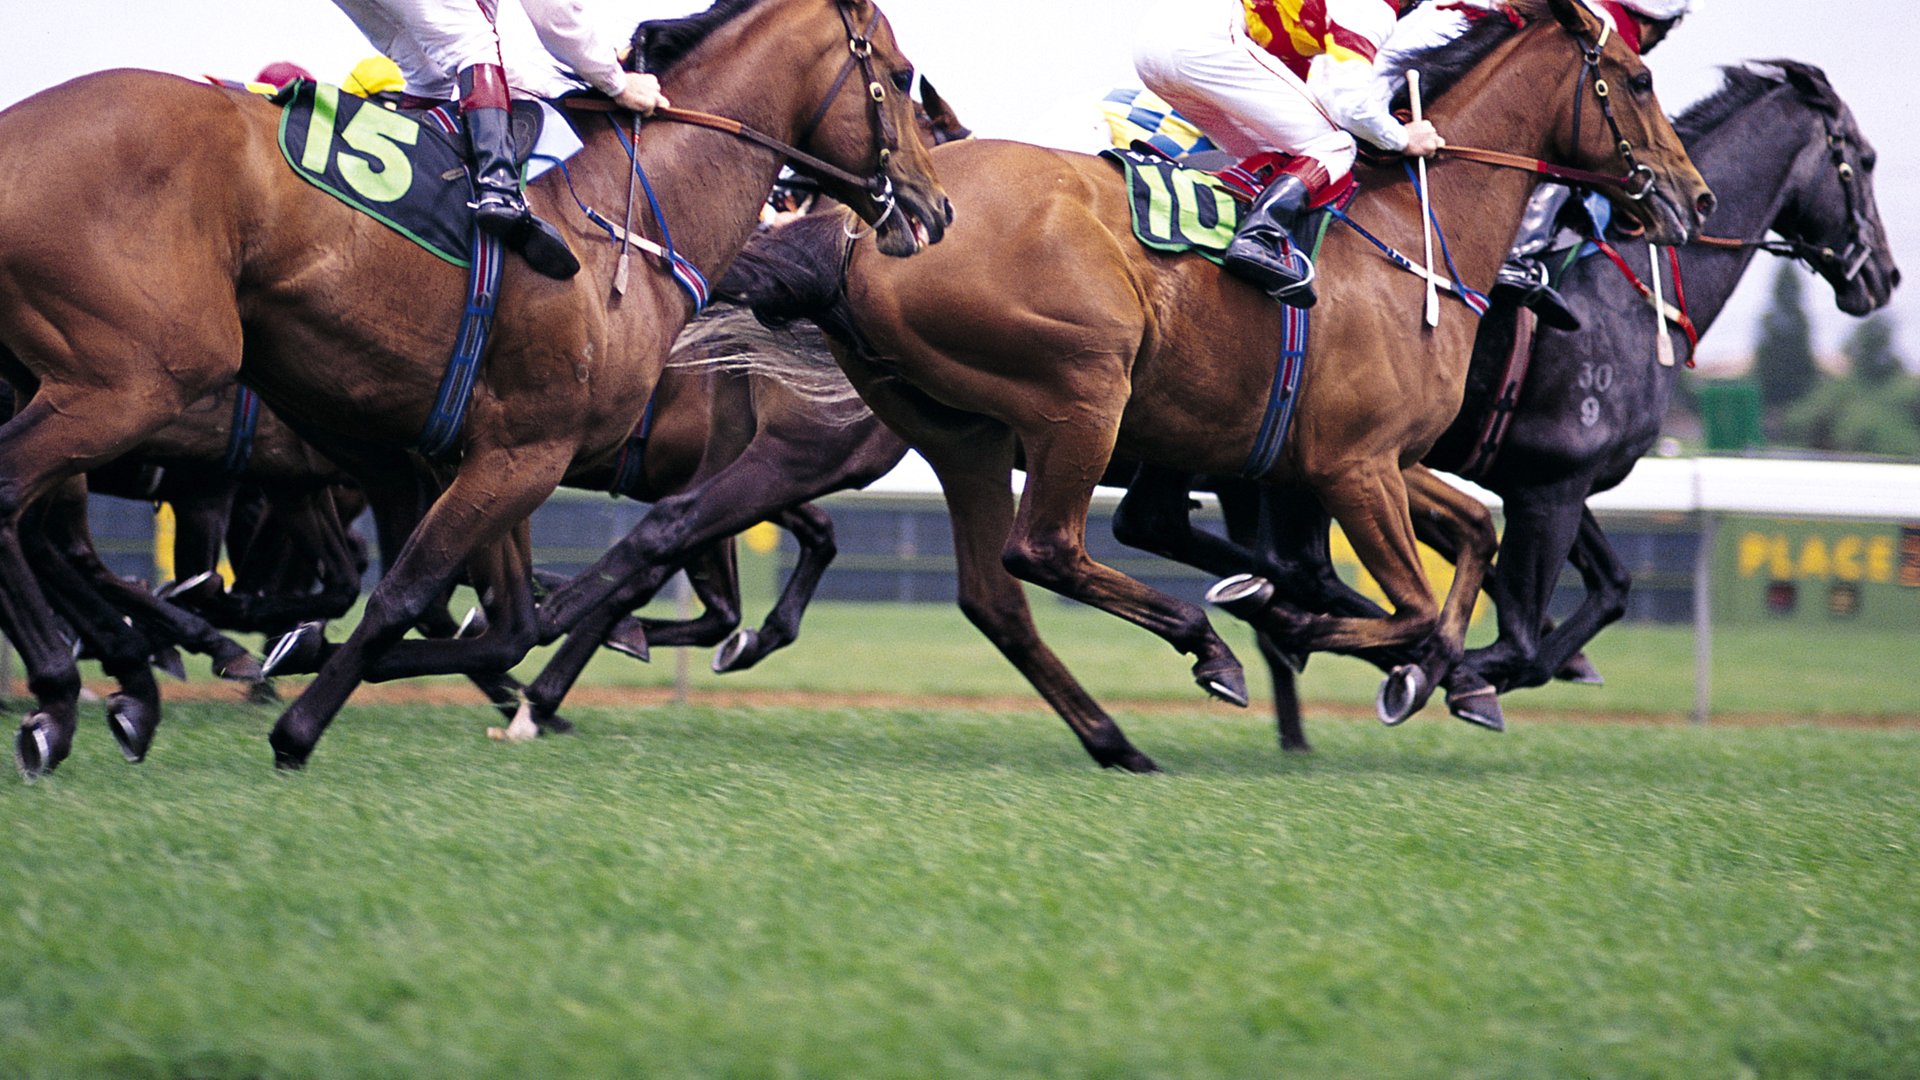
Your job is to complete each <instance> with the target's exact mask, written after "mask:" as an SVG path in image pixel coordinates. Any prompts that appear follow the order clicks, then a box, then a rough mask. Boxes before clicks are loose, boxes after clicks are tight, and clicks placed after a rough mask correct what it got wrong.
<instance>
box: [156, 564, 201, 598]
mask: <svg viewBox="0 0 1920 1080" xmlns="http://www.w3.org/2000/svg"><path fill="white" fill-rule="evenodd" d="M212 578H213V571H211V570H202V571H200V572H199V573H197V574H195V575H193V576H192V577H190V578H188V579H187V580H185V581H169V582H164V583H162V584H161V585H159V586H158V587H156V588H155V589H154V590H153V598H154V599H155V600H166V599H168V598H170V597H174V596H178V595H180V594H181V593H186V592H192V591H193V590H195V589H197V588H199V587H200V586H202V585H204V584H206V583H207V582H208V581H209V580H211V579H212Z"/></svg>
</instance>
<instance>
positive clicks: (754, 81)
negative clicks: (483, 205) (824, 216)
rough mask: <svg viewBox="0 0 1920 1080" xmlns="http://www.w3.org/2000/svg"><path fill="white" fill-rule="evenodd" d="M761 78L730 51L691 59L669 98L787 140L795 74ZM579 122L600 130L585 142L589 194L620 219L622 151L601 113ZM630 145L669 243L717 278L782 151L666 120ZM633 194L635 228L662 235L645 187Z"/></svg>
mask: <svg viewBox="0 0 1920 1080" xmlns="http://www.w3.org/2000/svg"><path fill="white" fill-rule="evenodd" d="M683 68H684V71H683ZM762 75H763V71H762V70H761V69H760V68H758V67H757V66H756V65H754V64H752V63H751V62H750V61H743V60H741V59H739V58H737V57H736V58H734V59H733V60H732V61H731V62H726V63H718V64H706V65H701V64H698V63H696V62H694V58H689V60H687V61H685V62H683V63H682V64H678V65H675V67H674V68H673V70H672V71H671V72H670V73H669V77H670V78H671V79H672V80H673V82H672V91H673V94H672V97H673V103H674V105H675V107H677V108H682V109H689V110H692V111H696V112H705V113H712V114H714V115H717V116H724V117H727V118H729V119H733V120H739V121H740V122H742V123H744V124H746V125H747V126H749V127H752V128H755V129H757V130H759V131H762V132H765V133H766V134H768V135H771V136H772V137H774V138H775V139H778V140H780V141H782V142H791V141H792V139H793V129H794V126H795V122H794V120H793V116H794V114H795V113H796V112H797V111H798V109H799V107H800V102H799V99H798V95H797V91H796V85H795V84H796V82H797V80H792V79H764V78H762V77H761V76H762ZM683 85H684V87H685V89H684V90H683V89H681V87H682V86H683ZM630 123H631V121H630V120H626V121H623V124H630ZM582 126H583V127H584V128H586V129H588V130H589V131H591V130H592V129H593V128H595V127H598V128H599V129H600V133H599V137H598V138H591V137H590V138H589V139H588V140H587V142H588V145H589V148H590V149H589V151H588V153H591V154H593V155H594V158H593V159H592V160H593V161H594V162H595V163H596V166H598V167H596V168H594V170H593V171H594V174H595V176H596V181H595V182H594V184H593V185H592V187H593V189H594V194H593V195H592V196H589V197H588V200H587V201H588V203H589V205H592V206H593V207H594V208H595V209H596V210H599V211H600V212H601V214H602V215H604V216H606V217H608V218H611V219H616V220H617V219H618V218H619V217H620V215H621V213H622V210H623V208H624V207H625V205H626V200H627V179H626V178H627V169H628V166H627V155H626V151H625V150H624V149H623V148H622V147H621V145H620V142H619V141H618V140H617V139H616V138H615V137H614V132H613V131H612V130H610V125H609V124H608V121H607V120H606V119H604V118H601V117H591V118H589V119H588V120H587V121H586V123H585V124H583V125H582ZM625 130H627V131H629V132H630V131H631V128H630V127H626V128H625ZM635 145H636V148H637V151H636V156H637V157H638V160H639V162H640V167H641V169H642V170H643V171H644V172H645V173H646V177H647V180H648V182H649V183H650V184H651V185H652V189H653V195H654V197H655V199H656V200H658V202H659V204H660V209H661V213H662V215H664V216H665V218H666V225H667V228H668V229H669V230H671V234H672V239H673V247H674V250H675V251H676V252H678V253H679V254H680V255H681V256H682V257H684V258H686V259H688V260H689V261H691V262H692V263H693V264H694V265H695V266H697V267H699V269H700V272H701V273H702V274H704V275H706V277H707V279H708V280H709V281H712V280H717V279H718V277H719V275H720V273H721V272H722V271H723V270H724V269H725V268H726V264H727V263H729V262H731V261H732V259H733V257H734V256H735V255H736V254H738V253H739V251H740V248H741V247H743V246H744V245H745V244H746V242H747V238H748V237H749V236H751V235H752V233H753V229H754V226H755V225H756V224H757V223H758V221H759V215H760V207H761V205H762V204H764V203H765V202H766V198H767V192H768V191H770V190H772V188H773V182H774V179H775V178H776V177H777V176H778V175H779V172H780V166H781V158H780V157H779V156H778V155H777V154H775V153H774V152H773V151H771V150H768V149H766V148H764V147H761V146H757V145H754V144H753V143H749V142H747V141H746V140H744V139H741V138H738V137H737V136H733V135H728V134H726V133H724V132H719V131H714V130H711V129H708V128H703V127H697V126H694V125H691V124H684V123H678V122H672V121H665V120H648V121H643V122H642V127H641V131H640V137H639V139H638V141H637V142H636V144H635ZM600 162H604V165H603V166H601V165H599V164H598V163H600ZM633 198H634V216H633V220H634V231H635V232H638V233H643V234H645V235H646V236H647V237H648V238H649V239H652V240H654V241H660V240H661V234H660V225H659V222H657V221H654V220H653V219H652V215H651V214H650V213H649V212H648V208H647V198H646V194H645V193H644V192H642V191H636V192H635V193H634V196H633Z"/></svg>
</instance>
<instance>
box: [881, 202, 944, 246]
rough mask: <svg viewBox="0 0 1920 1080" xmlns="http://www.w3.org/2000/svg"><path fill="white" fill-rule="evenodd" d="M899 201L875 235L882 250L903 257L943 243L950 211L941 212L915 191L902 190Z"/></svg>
mask: <svg viewBox="0 0 1920 1080" xmlns="http://www.w3.org/2000/svg"><path fill="white" fill-rule="evenodd" d="M897 200H898V201H897V202H895V204H894V208H893V212H892V213H890V214H888V215H887V216H886V219H885V220H883V221H882V222H881V223H880V226H879V229H878V230H877V231H878V235H877V236H876V237H875V238H874V242H875V243H876V244H878V245H879V247H880V250H881V252H882V253H884V254H887V255H894V256H899V257H904V256H908V255H913V254H917V253H918V252H920V251H922V250H925V249H926V248H929V247H932V246H933V245H935V244H937V243H939V242H940V238H941V237H943V236H945V235H946V231H947V222H948V221H949V220H951V218H952V212H951V211H950V210H949V211H948V212H947V213H937V212H935V211H933V210H932V209H930V208H928V207H927V206H925V205H924V200H923V199H922V198H921V197H920V196H918V195H917V194H915V193H912V192H906V191H903V192H901V193H900V194H899V195H898V196H897Z"/></svg>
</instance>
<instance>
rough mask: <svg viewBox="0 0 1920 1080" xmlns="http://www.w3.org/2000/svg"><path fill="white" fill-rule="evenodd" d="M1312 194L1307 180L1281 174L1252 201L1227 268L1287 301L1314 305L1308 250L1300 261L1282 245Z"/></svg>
mask: <svg viewBox="0 0 1920 1080" xmlns="http://www.w3.org/2000/svg"><path fill="white" fill-rule="evenodd" d="M1311 197H1312V189H1310V188H1309V187H1308V186H1307V183H1306V181H1304V180H1302V179H1300V177H1298V176H1295V175H1293V174H1292V173H1281V174H1280V175H1279V176H1278V177H1276V178H1274V181H1273V183H1271V184H1268V185H1267V189H1266V190H1265V191H1262V192H1261V193H1260V197H1259V198H1257V199H1255V200H1253V205H1252V206H1250V207H1248V208H1247V216H1246V217H1244V218H1242V219H1241V221H1240V227H1239V228H1238V229H1236V230H1235V231H1234V234H1233V242H1232V243H1230V244H1228V245H1227V253H1226V257H1225V259H1224V260H1223V261H1224V264H1225V266H1226V268H1227V271H1228V272H1229V273H1232V274H1233V275H1235V276H1237V277H1241V278H1244V279H1246V280H1247V281H1251V282H1253V283H1254V284H1255V285H1258V286H1259V287H1260V288H1261V289H1262V290H1263V291H1265V292H1266V294H1267V295H1268V296H1271V297H1273V298H1274V299H1275V300H1278V301H1280V302H1281V303H1283V304H1292V305H1293V306H1294V307H1299V308H1310V307H1312V306H1313V302H1314V301H1315V300H1316V299H1318V297H1316V296H1315V295H1314V293H1313V264H1312V263H1310V262H1308V261H1307V257H1306V253H1305V252H1296V256H1297V258H1298V260H1299V262H1298V265H1299V266H1300V267H1304V268H1305V272H1304V273H1302V272H1301V271H1300V270H1299V269H1296V267H1295V265H1294V263H1293V262H1292V261H1291V260H1289V259H1286V258H1284V257H1282V255H1281V253H1280V249H1281V245H1282V243H1283V242H1284V241H1285V240H1286V237H1287V230H1289V229H1291V228H1292V227H1293V223H1294V222H1295V221H1297V220H1299V218H1300V214H1301V212H1302V211H1304V210H1305V209H1306V208H1307V203H1308V201H1309V200H1310V199H1311Z"/></svg>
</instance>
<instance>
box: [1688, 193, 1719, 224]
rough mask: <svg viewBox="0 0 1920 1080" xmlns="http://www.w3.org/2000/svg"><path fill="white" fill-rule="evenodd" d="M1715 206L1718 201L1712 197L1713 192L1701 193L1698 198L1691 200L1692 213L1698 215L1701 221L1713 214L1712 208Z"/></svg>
mask: <svg viewBox="0 0 1920 1080" xmlns="http://www.w3.org/2000/svg"><path fill="white" fill-rule="evenodd" d="M1717 204H1718V200H1716V199H1715V198H1714V197H1713V192H1711V191H1703V192H1701V193H1700V197H1699V198H1697V199H1695V200H1693V210H1694V213H1696V214H1699V215H1700V217H1701V218H1702V219H1705V218H1706V217H1707V216H1709V215H1710V214H1712V213H1713V208H1714V206H1716V205H1717Z"/></svg>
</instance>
